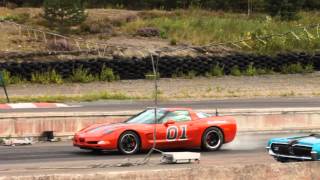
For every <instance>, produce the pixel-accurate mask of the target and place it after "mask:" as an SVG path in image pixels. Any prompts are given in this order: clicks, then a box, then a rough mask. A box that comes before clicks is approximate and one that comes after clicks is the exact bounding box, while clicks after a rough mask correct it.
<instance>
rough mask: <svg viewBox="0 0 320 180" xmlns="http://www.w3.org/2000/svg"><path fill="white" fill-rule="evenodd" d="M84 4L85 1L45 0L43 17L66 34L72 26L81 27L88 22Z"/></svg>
mask: <svg viewBox="0 0 320 180" xmlns="http://www.w3.org/2000/svg"><path fill="white" fill-rule="evenodd" d="M83 4H84V3H83V0H45V1H44V3H43V11H44V15H43V17H44V18H45V19H46V20H47V21H48V24H50V25H51V26H53V27H57V28H58V30H59V31H60V32H62V33H64V32H67V31H68V30H69V28H70V27H71V26H76V25H80V24H81V23H82V22H83V21H85V20H86V18H87V14H86V12H85V8H84V5H83Z"/></svg>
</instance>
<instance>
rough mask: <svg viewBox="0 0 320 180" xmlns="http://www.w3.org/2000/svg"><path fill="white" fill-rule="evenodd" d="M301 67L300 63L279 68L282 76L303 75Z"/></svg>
mask: <svg viewBox="0 0 320 180" xmlns="http://www.w3.org/2000/svg"><path fill="white" fill-rule="evenodd" d="M303 71H304V70H303V66H302V65H301V64H300V63H297V64H290V65H285V66H283V67H282V68H281V73H283V74H295V73H303Z"/></svg>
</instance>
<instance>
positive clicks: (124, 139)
mask: <svg viewBox="0 0 320 180" xmlns="http://www.w3.org/2000/svg"><path fill="white" fill-rule="evenodd" d="M140 144H141V142H140V138H139V136H138V135H137V134H136V133H135V132H132V131H127V132H124V133H123V134H122V135H121V136H120V138H119V141H118V148H119V151H120V152H121V153H122V154H128V155H130V154H135V153H137V152H139V151H140Z"/></svg>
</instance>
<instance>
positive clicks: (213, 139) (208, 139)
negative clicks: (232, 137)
mask: <svg viewBox="0 0 320 180" xmlns="http://www.w3.org/2000/svg"><path fill="white" fill-rule="evenodd" d="M223 143H224V136H223V133H222V132H221V130H220V129H219V128H216V127H210V128H208V129H206V131H205V132H204V133H203V135H202V149H203V150H206V151H217V150H219V149H220V148H221V146H222V144H223Z"/></svg>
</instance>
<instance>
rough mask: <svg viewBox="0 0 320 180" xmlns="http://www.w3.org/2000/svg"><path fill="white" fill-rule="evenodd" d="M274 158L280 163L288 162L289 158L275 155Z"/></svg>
mask: <svg viewBox="0 0 320 180" xmlns="http://www.w3.org/2000/svg"><path fill="white" fill-rule="evenodd" d="M274 159H275V160H277V161H278V162H281V163H287V162H289V159H288V158H284V157H275V158H274Z"/></svg>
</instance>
